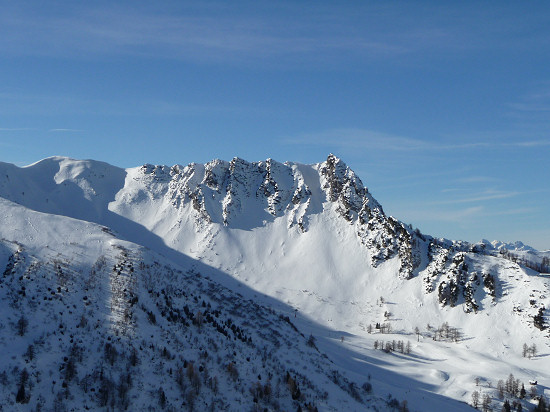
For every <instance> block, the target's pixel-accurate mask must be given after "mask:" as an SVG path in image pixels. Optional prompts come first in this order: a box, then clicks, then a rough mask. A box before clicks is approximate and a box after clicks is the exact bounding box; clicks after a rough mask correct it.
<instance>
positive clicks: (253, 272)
mask: <svg viewBox="0 0 550 412" xmlns="http://www.w3.org/2000/svg"><path fill="white" fill-rule="evenodd" d="M549 260H550V251H546V252H541V251H537V250H535V249H533V248H530V247H529V246H526V245H524V244H523V243H521V242H516V243H513V244H505V243H502V242H497V241H495V242H489V241H486V240H483V241H480V242H478V243H476V244H471V243H468V242H463V241H451V240H447V239H438V238H433V237H431V236H429V235H426V234H423V233H421V232H420V231H419V230H417V229H413V228H412V227H411V226H410V225H407V224H405V223H403V222H401V221H399V220H398V219H396V218H393V217H391V216H387V215H386V214H385V213H384V211H383V208H382V206H381V205H380V204H379V203H378V202H377V201H376V200H375V199H374V197H373V196H372V195H371V193H370V192H369V191H368V190H367V188H366V187H365V186H364V185H363V183H362V182H361V180H360V179H359V177H358V176H357V175H355V173H354V172H353V171H352V170H351V169H349V168H348V167H347V166H346V165H345V164H344V162H343V161H342V160H340V159H338V158H337V157H335V156H333V155H329V156H328V157H327V159H326V160H325V161H324V162H322V163H318V164H313V165H304V164H299V163H291V162H286V163H279V162H276V161H274V160H272V159H268V160H266V161H261V162H247V161H244V160H242V159H239V158H234V159H233V160H231V161H230V162H227V161H222V160H213V161H211V162H209V163H206V164H196V163H191V164H189V165H187V166H181V165H175V166H172V167H167V166H158V165H157V166H155V165H144V166H141V167H137V168H132V169H121V168H117V167H115V166H111V165H109V164H106V163H102V162H98V161H92V160H73V159H69V158H64V157H52V158H48V159H44V160H42V161H40V162H37V163H35V164H32V165H30V166H27V167H22V168H20V167H17V166H15V165H12V164H9V163H0V276H1V277H0V299H1V305H0V349H1V350H0V384H1V385H0V406H1V407H2V408H3V410H23V411H34V410H46V411H49V410H54V411H64V410H75V411H77V410H78V411H80V410H131V411H139V410H147V411H149V410H168V411H171V410H197V411H203V410H213V411H218V410H231V411H247V410H253V411H264V410H267V411H278V410H284V411H295V410H303V411H307V410H320V411H321V410H333V411H363V410H374V411H386V410H403V411H404V410H411V411H440V410H445V411H448V412H451V411H465V410H472V408H473V407H474V406H475V407H477V408H478V409H480V410H483V409H484V410H498V411H500V410H501V409H503V408H506V407H507V405H508V406H510V407H511V409H512V410H533V409H534V408H535V407H536V405H538V403H539V402H540V401H539V399H540V398H541V397H542V398H543V399H545V398H544V397H546V396H550V389H549V385H550V360H549V359H550V357H549V355H550V344H549V343H550V340H549V338H550V334H549V330H550V329H548V323H547V314H548V312H547V308H549V307H550V291H549V286H550V282H549V276H550V275H548V274H547V272H549V271H550V270H549V269H550V268H549V266H550V265H549ZM535 381H536V384H535Z"/></svg>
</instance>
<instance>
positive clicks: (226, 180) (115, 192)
mask: <svg viewBox="0 0 550 412" xmlns="http://www.w3.org/2000/svg"><path fill="white" fill-rule="evenodd" d="M0 176H2V177H0V196H2V197H4V198H6V199H8V200H11V201H15V202H17V203H20V204H22V205H25V206H27V207H30V208H32V209H35V210H39V211H43V212H48V213H56V214H63V215H66V216H70V217H75V218H78V219H83V220H87V221H93V222H96V223H100V224H104V225H106V226H109V227H111V228H114V229H115V230H118V231H122V232H124V231H126V232H127V234H126V235H127V236H126V237H127V238H128V240H133V241H136V239H135V236H136V235H135V233H134V232H139V230H138V228H137V227H136V228H134V229H133V232H132V233H130V232H131V231H130V230H129V229H128V223H131V222H136V223H138V224H140V225H143V226H145V227H146V228H147V229H148V230H152V231H153V232H155V233H156V234H158V235H159V236H160V237H161V238H162V239H164V241H165V242H166V241H167V239H168V238H170V237H171V238H170V239H172V243H177V242H181V239H182V238H185V237H188V236H189V226H187V227H186V229H185V230H183V229H178V228H181V227H183V226H182V225H184V223H185V222H189V221H191V227H192V230H194V232H196V233H198V236H199V237H200V236H203V238H202V240H201V239H199V241H198V242H199V243H200V242H202V243H204V244H208V242H212V239H213V238H214V237H215V236H216V233H219V231H220V230H224V228H225V229H228V230H230V229H235V230H244V231H251V230H256V229H258V228H262V227H265V226H266V225H267V224H269V223H270V222H274V221H275V220H280V219H283V220H284V221H285V222H286V228H287V230H288V231H289V233H290V231H292V230H295V231H297V233H298V234H301V235H302V236H305V235H306V234H307V232H308V231H309V230H310V224H311V221H312V219H315V217H316V216H317V215H319V214H321V213H323V212H326V211H327V210H331V211H332V212H331V213H333V216H334V219H333V220H339V221H338V222H336V223H334V224H335V225H337V226H338V225H339V227H351V228H352V229H353V232H354V233H355V236H356V240H357V241H358V242H359V243H360V244H361V245H362V246H363V248H364V250H365V252H366V253H365V254H366V256H367V261H368V264H369V265H370V267H372V268H375V269H376V268H378V267H379V266H381V265H383V264H384V263H385V262H388V261H391V260H394V259H397V260H398V269H397V270H395V271H394V272H393V273H394V275H396V276H398V277H399V278H401V279H412V278H414V277H416V276H421V277H422V278H423V280H424V285H425V288H424V290H425V292H426V293H428V294H431V293H434V292H435V293H436V294H437V297H438V300H439V302H440V304H441V305H443V306H451V307H452V306H456V305H458V304H465V308H466V311H467V312H476V311H477V310H478V309H479V308H480V301H481V300H483V299H484V298H485V297H486V296H491V297H492V298H493V299H496V298H498V294H499V293H500V290H501V288H500V286H499V280H498V274H496V272H497V270H496V269H495V270H494V271H493V272H491V271H487V265H485V264H484V265H482V264H481V263H479V259H477V258H476V256H478V257H479V256H487V255H490V256H498V257H502V258H508V259H509V260H514V259H515V255H513V254H511V253H510V252H509V251H508V249H507V248H512V247H515V250H517V251H518V252H517V253H524V255H525V254H526V253H527V254H530V255H529V256H535V251H533V250H532V249H531V248H529V247H527V246H525V245H523V244H522V243H521V242H519V243H518V242H516V244H513V245H512V244H503V243H501V242H493V243H492V244H491V243H489V242H488V241H482V242H480V243H478V244H475V245H472V244H469V243H467V242H461V241H450V240H446V239H436V238H433V237H431V236H428V235H425V234H422V233H421V232H420V231H419V230H418V229H416V230H413V228H412V227H411V226H410V225H407V224H405V223H403V222H401V221H399V220H398V219H396V218H394V217H392V216H387V215H386V214H385V213H384V210H383V208H382V206H381V205H380V204H379V203H378V202H377V201H376V199H374V197H373V196H372V195H371V193H370V192H369V191H368V189H367V188H366V187H365V186H364V185H363V183H362V182H361V179H360V178H359V177H358V176H357V175H356V174H355V173H354V172H353V171H352V170H351V169H350V168H349V167H348V166H347V165H346V164H345V163H344V162H343V161H342V160H341V159H339V158H338V157H336V156H334V155H333V154H330V155H329V156H328V157H327V159H326V160H325V161H324V162H322V163H318V164H313V165H303V164H299V163H292V162H285V163H279V162H277V161H275V160H273V159H267V160H266V161H259V162H247V161H245V160H243V159H240V158H237V157H235V158H234V159H232V160H231V161H229V162H227V161H224V160H218V159H216V160H212V161H210V162H208V163H206V164H198V163H191V164H189V165H187V166H181V165H174V166H172V167H168V166H159V165H151V164H146V165H143V166H141V167H139V168H136V169H128V170H126V171H124V170H122V169H118V168H115V167H113V166H110V165H107V164H104V163H101V162H93V161H74V160H71V159H66V158H50V159H45V160H43V161H41V162H38V163H36V164H35V165H31V166H30V167H28V168H23V169H19V168H16V167H14V166H13V165H7V164H2V173H1V174H0ZM25 193H27V194H26V195H25ZM31 193H32V196H31V195H30V194H31ZM67 205H73V207H72V208H71V207H68V206H67ZM120 216H124V218H125V219H126V220H123V221H121V220H120V219H119V217H120ZM128 219H129V220H128ZM129 221H131V222H129ZM147 246H149V247H150V246H151V245H149V244H148V245H147ZM547 260H548V259H547ZM544 262H545V261H541V263H540V265H539V266H541V267H542V266H544ZM535 263H537V262H535Z"/></svg>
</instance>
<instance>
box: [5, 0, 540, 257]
mask: <svg viewBox="0 0 550 412" xmlns="http://www.w3.org/2000/svg"><path fill="white" fill-rule="evenodd" d="M342 3H344V2H325V1H318V2H298V1H292V2H290V1H289V2H285V1H281V2H263V1H251V2H241V1H236V2H184V1H173V2H170V1H164V2H139V1H128V2H112V1H109V2H102V1H97V2H72V1H52V2H47V3H46V2H38V1H36V2H34V1H27V2H26V1H17V2H13V1H2V0H0V10H1V13H0V80H1V82H0V153H1V156H0V160H2V161H6V162H11V163H15V164H18V165H25V164H29V163H32V162H35V161H37V160H39V159H41V158H44V157H48V156H52V155H65V156H71V157H74V158H92V159H98V160H104V161H107V162H109V163H112V164H115V165H118V166H122V167H133V166H138V165H141V164H143V163H156V164H168V165H172V164H176V163H179V164H187V163H189V162H207V161H209V160H211V159H213V158H222V159H227V160H229V159H231V158H233V157H234V156H239V157H242V158H244V159H246V160H249V161H255V160H264V159H266V158H268V157H271V158H274V159H276V160H279V161H286V160H291V161H298V162H303V163H316V162H320V161H323V160H324V159H325V158H326V156H327V154H328V153H330V152H333V153H335V154H336V155H338V156H340V157H341V158H342V159H343V160H344V161H345V162H346V163H347V164H348V165H349V166H350V167H352V168H353V169H354V170H355V171H356V173H357V174H358V175H359V176H360V177H361V178H362V180H363V182H364V183H365V185H366V186H368V187H369V189H370V191H371V192H372V193H373V194H374V196H375V197H376V198H377V199H378V200H379V201H380V202H381V203H382V205H383V206H384V208H385V211H386V213H388V214H392V215H394V216H396V217H398V218H400V219H401V220H404V221H405V222H408V223H411V224H413V226H416V227H419V228H420V229H421V230H422V231H423V232H425V233H429V234H432V235H435V236H444V237H449V238H454V239H464V240H469V241H477V240H479V239H481V238H488V239H490V240H492V239H500V240H503V241H513V240H522V241H524V242H525V243H528V244H531V245H532V246H534V247H537V248H539V249H550V218H549V216H550V185H549V183H548V182H549V178H550V170H549V162H548V158H549V155H550V134H549V130H550V70H549V67H550V7H549V6H548V4H547V3H546V2H542V1H540V2H537V1H533V2H519V1H517V2H507V1H505V2H490V3H489V2H469V1H464V2H453V3H451V2H404V1H396V2H385V1H380V2H373V1H370V2H345V4H342Z"/></svg>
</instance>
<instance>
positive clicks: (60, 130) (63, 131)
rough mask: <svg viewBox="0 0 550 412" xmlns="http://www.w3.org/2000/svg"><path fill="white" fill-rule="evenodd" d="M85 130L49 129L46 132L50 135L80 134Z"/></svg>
mask: <svg viewBox="0 0 550 412" xmlns="http://www.w3.org/2000/svg"><path fill="white" fill-rule="evenodd" d="M84 131H85V130H81V129H50V130H48V132H50V133H81V132H84Z"/></svg>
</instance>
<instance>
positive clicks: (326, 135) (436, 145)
mask: <svg viewBox="0 0 550 412" xmlns="http://www.w3.org/2000/svg"><path fill="white" fill-rule="evenodd" d="M498 135H499V133H494V134H493V135H492V139H491V140H486V141H483V140H479V136H476V135H475V134H474V136H472V137H471V138H470V141H468V140H466V137H465V136H463V137H459V136H456V137H454V138H451V137H448V138H446V139H445V141H437V140H435V139H432V140H421V139H416V138H411V137H405V136H397V135H393V134H388V133H382V132H377V131H374V130H365V129H353V128H346V129H331V130H326V131H320V132H318V133H304V134H301V135H298V136H295V137H291V138H286V139H283V143H286V144H303V145H311V144H315V145H320V146H331V147H339V148H343V149H370V150H385V151H395V152H413V151H422V152H426V151H451V150H469V149H494V148H502V147H525V148H529V147H538V146H548V145H550V140H544V139H541V140H526V141H523V140H512V141H502V140H499V139H497V138H495V137H496V136H498ZM471 140H474V141H471Z"/></svg>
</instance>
